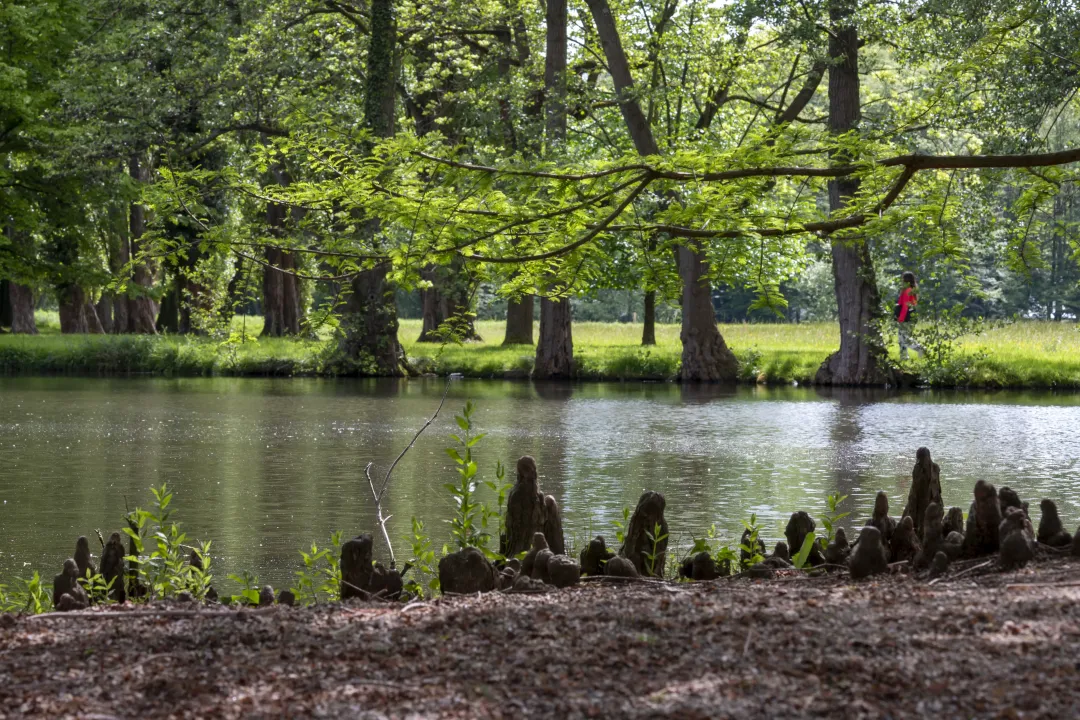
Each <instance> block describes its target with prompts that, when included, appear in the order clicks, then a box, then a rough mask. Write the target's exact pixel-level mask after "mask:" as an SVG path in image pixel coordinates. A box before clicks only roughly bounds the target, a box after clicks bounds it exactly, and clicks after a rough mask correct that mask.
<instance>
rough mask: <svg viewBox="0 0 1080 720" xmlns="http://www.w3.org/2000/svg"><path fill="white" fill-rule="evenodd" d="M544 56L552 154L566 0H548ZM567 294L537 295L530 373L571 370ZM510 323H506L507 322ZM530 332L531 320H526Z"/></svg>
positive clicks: (561, 108)
mask: <svg viewBox="0 0 1080 720" xmlns="http://www.w3.org/2000/svg"><path fill="white" fill-rule="evenodd" d="M545 46H546V49H545V52H546V55H545V57H544V96H545V101H546V106H545V113H546V130H547V150H548V155H549V156H551V155H553V154H554V152H556V151H557V150H558V148H559V147H560V146H561V145H562V143H563V140H564V139H565V138H566V0H548V2H547V29H546V36H545ZM570 323H571V313H570V298H568V297H567V298H562V299H558V300H554V299H550V298H547V297H541V298H540V340H539V342H537V343H536V361H535V364H534V369H533V377H534V378H536V379H537V380H550V379H554V378H569V377H571V376H572V375H573V372H574V340H573V330H572V328H571V325H570ZM508 326H509V324H508ZM529 330H530V332H529V335H530V336H531V335H532V320H531V318H530V321H529Z"/></svg>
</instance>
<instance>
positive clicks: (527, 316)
mask: <svg viewBox="0 0 1080 720" xmlns="http://www.w3.org/2000/svg"><path fill="white" fill-rule="evenodd" d="M534 307H535V302H534V299H533V296H532V295H522V296H521V299H520V300H513V299H511V300H508V301H507V303H506V335H505V336H504V337H503V345H532V344H533V311H534Z"/></svg>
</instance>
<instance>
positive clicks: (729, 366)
mask: <svg viewBox="0 0 1080 720" xmlns="http://www.w3.org/2000/svg"><path fill="white" fill-rule="evenodd" d="M678 257H679V276H680V277H681V278H682V284H683V296H682V331H681V332H680V334H679V338H680V339H681V340H682V346H683V351H682V367H681V369H680V370H679V379H680V380H682V381H684V382H688V381H689V382H731V381H734V380H735V379H736V378H737V377H738V371H739V362H738V360H736V359H735V355H734V354H733V353H732V352H731V350H729V349H728V346H727V343H725V342H724V338H723V337H722V336H721V335H720V330H719V329H718V328H717V327H716V313H715V311H714V310H713V304H712V289H711V288H710V287H709V283H708V280H706V277H707V273H708V263H707V262H706V261H705V258H704V256H703V255H702V254H701V253H698V252H694V251H693V250H691V249H690V248H687V247H680V248H679V250H678Z"/></svg>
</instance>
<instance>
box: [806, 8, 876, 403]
mask: <svg viewBox="0 0 1080 720" xmlns="http://www.w3.org/2000/svg"><path fill="white" fill-rule="evenodd" d="M853 12H854V0H831V3H830V7H829V18H830V21H831V23H832V27H833V29H832V32H831V33H830V34H829V56H830V57H831V58H832V61H831V62H830V63H829V130H830V131H831V132H833V133H836V134H840V133H845V132H850V131H852V130H855V129H857V128H858V125H859V119H860V109H859V102H860V97H859V37H858V31H857V29H856V28H855V26H854V25H853V24H852V22H853V20H852V14H853ZM834 159H835V161H837V162H845V161H847V160H848V159H847V158H843V157H837V158H834ZM858 190H859V182H858V180H855V179H850V178H842V179H838V180H833V181H830V182H829V210H830V211H831V212H832V213H833V214H836V213H838V212H840V211H842V210H843V208H844V207H845V206H847V205H848V203H849V202H850V201H851V198H852V197H854V195H855V194H856V193H857V192H858ZM832 267H833V282H834V286H835V291H836V307H837V311H838V313H839V316H840V350H839V351H837V352H836V353H834V354H833V355H830V356H829V358H828V359H826V360H825V362H824V363H823V364H822V365H821V368H820V369H818V372H817V376H816V378H815V380H816V382H818V383H822V384H828V385H882V384H885V383H887V382H889V381H890V380H891V379H892V373H891V372H890V370H889V367H888V359H887V357H886V355H885V348H884V343H883V342H882V339H881V335H880V333H879V332H878V329H877V328H876V327H875V322H876V320H877V319H878V316H879V312H880V311H879V306H880V297H879V295H878V289H877V283H876V281H875V279H874V264H873V261H872V259H871V257H870V248H869V246H868V245H867V244H866V240H865V238H864V237H861V236H857V237H837V238H833V240H832Z"/></svg>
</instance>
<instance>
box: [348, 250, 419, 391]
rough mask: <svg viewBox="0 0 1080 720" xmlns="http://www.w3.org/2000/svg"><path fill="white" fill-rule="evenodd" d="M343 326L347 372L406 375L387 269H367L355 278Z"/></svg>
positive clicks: (391, 286) (403, 353) (380, 267)
mask: <svg viewBox="0 0 1080 720" xmlns="http://www.w3.org/2000/svg"><path fill="white" fill-rule="evenodd" d="M342 324H343V325H344V326H345V335H344V336H343V338H342V341H341V352H342V355H343V356H344V362H345V363H346V368H345V369H346V370H348V371H350V372H356V373H358V374H361V375H377V376H389V377H400V376H402V375H404V374H405V372H404V363H405V351H404V350H403V349H402V347H401V344H400V343H399V342H398V337H397V333H398V320H397V307H396V306H395V305H394V288H393V285H392V284H391V283H390V282H389V281H388V280H387V279H386V266H379V267H377V268H374V269H371V270H365V271H363V272H361V273H360V274H359V275H357V276H356V277H355V278H354V279H353V281H352V294H351V295H350V296H349V299H348V301H347V302H346V303H345V310H344V312H343V313H342Z"/></svg>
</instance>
